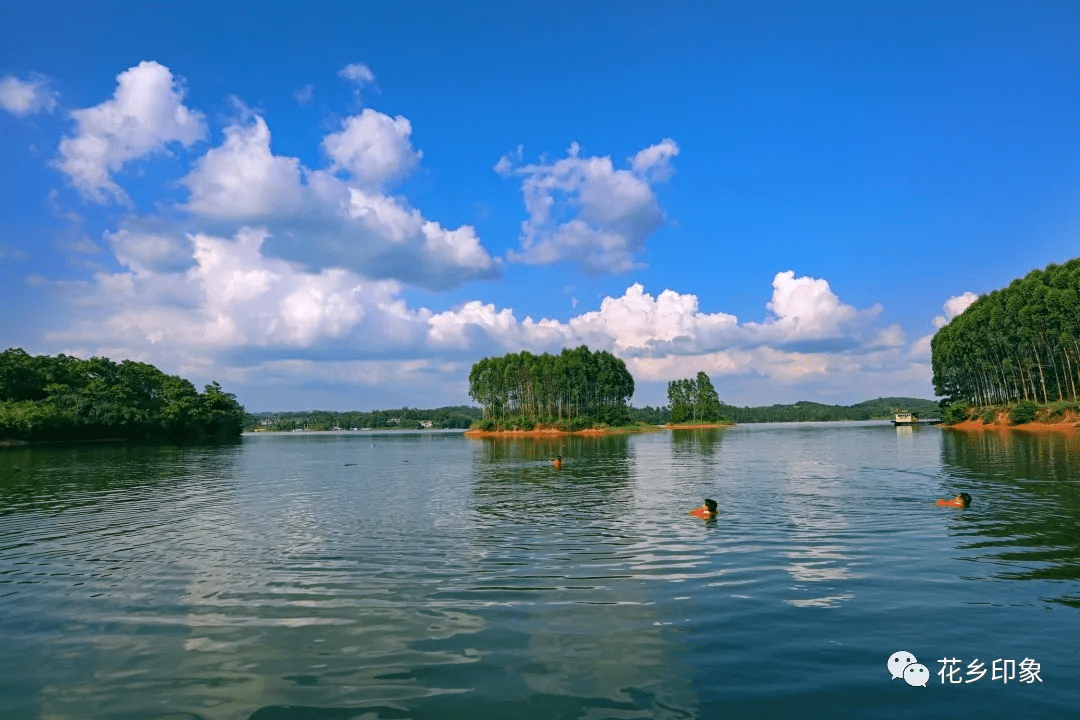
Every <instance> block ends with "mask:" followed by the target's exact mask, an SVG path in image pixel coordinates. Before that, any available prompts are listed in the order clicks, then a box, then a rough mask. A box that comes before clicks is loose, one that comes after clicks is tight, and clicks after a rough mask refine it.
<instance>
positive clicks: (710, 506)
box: [705, 498, 716, 515]
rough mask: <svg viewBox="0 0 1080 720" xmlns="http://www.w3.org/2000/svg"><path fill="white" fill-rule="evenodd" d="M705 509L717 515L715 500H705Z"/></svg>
mask: <svg viewBox="0 0 1080 720" xmlns="http://www.w3.org/2000/svg"><path fill="white" fill-rule="evenodd" d="M705 509H706V510H708V511H709V512H711V513H712V514H713V515H715V514H716V501H715V500H710V499H709V498H705Z"/></svg>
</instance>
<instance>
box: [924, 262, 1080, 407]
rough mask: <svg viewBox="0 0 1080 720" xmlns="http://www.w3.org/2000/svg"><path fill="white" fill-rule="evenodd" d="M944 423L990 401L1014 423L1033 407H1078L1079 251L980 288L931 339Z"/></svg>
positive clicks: (935, 380)
mask: <svg viewBox="0 0 1080 720" xmlns="http://www.w3.org/2000/svg"><path fill="white" fill-rule="evenodd" d="M931 353H932V359H931V362H932V366H933V372H934V375H933V383H934V392H935V393H936V394H937V395H939V396H941V397H943V400H942V404H943V405H944V406H947V408H946V410H945V413H944V415H943V417H944V419H945V421H946V422H947V423H953V422H960V421H962V420H964V419H967V418H968V417H969V416H970V415H971V414H972V413H976V414H979V415H986V414H987V413H988V412H989V411H990V409H992V408H1009V406H1015V407H1017V408H1020V409H1017V410H1009V412H1010V417H1011V418H1013V420H1012V421H1013V422H1025V420H1023V419H1022V418H1025V417H1028V416H1030V417H1034V414H1035V412H1036V408H1037V407H1038V406H1040V405H1041V406H1045V407H1050V408H1052V411H1054V412H1064V411H1068V410H1072V411H1076V410H1080V258H1076V259H1073V260H1069V261H1068V262H1066V263H1064V264H1062V265H1048V266H1047V267H1046V268H1045V269H1043V270H1032V271H1031V272H1030V273H1028V274H1027V275H1025V276H1024V277H1022V278H1018V279H1016V280H1014V281H1013V282H1012V283H1010V284H1009V286H1008V287H1006V288H1002V289H1000V290H994V291H993V292H990V293H988V294H986V295H982V296H980V297H979V299H977V300H976V301H975V302H973V303H972V304H971V305H970V306H969V307H968V308H967V309H966V310H965V311H964V312H963V313H961V314H960V315H958V316H956V317H955V318H953V319H952V321H951V322H950V323H949V324H947V325H945V326H944V327H942V328H941V329H940V330H938V332H937V333H936V334H935V335H934V338H933V340H932V342H931Z"/></svg>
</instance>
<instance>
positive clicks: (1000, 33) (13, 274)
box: [0, 2, 1080, 411]
mask: <svg viewBox="0 0 1080 720" xmlns="http://www.w3.org/2000/svg"><path fill="white" fill-rule="evenodd" d="M146 8H147V6H146V5H145V3H127V2H114V3H107V4H104V5H103V6H102V7H99V8H95V9H89V6H88V5H85V4H82V3H57V4H52V5H45V4H40V3H36V4H35V3H21V4H20V5H18V6H16V7H11V6H9V7H8V8H7V9H3V10H0V20H2V22H0V43H2V45H3V47H4V48H5V53H4V56H3V66H2V67H0V152H2V154H3V157H4V163H3V169H2V170H0V196H2V197H4V202H3V203H2V204H0V227H2V230H0V306H2V307H0V345H3V346H4V347H8V346H17V347H22V348H24V349H26V350H27V351H28V352H32V353H48V354H55V353H58V352H64V353H68V354H72V355H78V356H80V357H89V356H92V355H105V356H108V357H111V358H113V359H114V360H121V359H125V358H130V359H134V360H140V361H145V362H150V363H153V364H155V365H157V366H158V367H160V368H162V369H163V370H165V371H167V372H170V373H176V374H180V375H183V376H184V377H187V378H189V379H191V380H192V381H193V382H195V383H196V384H197V385H199V386H201V385H202V384H204V383H206V382H209V381H211V380H218V381H219V382H221V383H222V384H223V385H224V386H225V388H226V389H227V390H230V391H232V392H235V393H236V394H237V396H238V398H239V400H240V401H241V402H243V403H244V404H245V405H246V406H247V407H248V409H249V410H253V411H263V410H286V409H307V408H324V409H337V410H345V409H370V408H379V407H399V406H402V405H409V406H414V407H416V406H419V407H433V406H437V405H443V404H459V403H467V402H470V401H469V398H468V394H467V389H468V382H467V378H468V372H469V369H470V366H471V364H472V363H473V362H475V361H476V360H478V359H479V358H481V357H483V356H485V355H493V354H499V355H501V354H503V353H506V352H517V351H520V350H522V349H526V350H529V351H531V352H536V353H539V352H545V351H550V352H558V351H559V350H560V349H561V348H562V347H564V346H570V347H573V346H577V345H580V344H582V343H585V344H587V345H589V346H590V347H591V348H593V349H606V350H609V351H611V352H614V353H615V354H616V355H618V356H619V357H622V358H623V359H624V360H625V361H626V362H627V366H628V368H629V369H630V371H631V373H632V374H633V375H634V377H635V380H636V383H637V392H636V394H635V397H634V398H633V402H634V404H637V405H645V404H652V405H658V404H662V403H663V402H665V389H666V384H667V381H668V380H671V379H676V378H680V377H687V376H691V375H694V374H696V373H697V372H698V371H699V370H704V371H705V372H707V373H709V375H710V376H711V377H712V379H713V382H714V385H715V386H716V388H717V390H718V392H719V394H720V396H721V399H723V400H724V401H726V402H729V403H734V404H739V405H761V404H771V403H789V402H795V401H797V400H814V401H818V402H828V403H844V404H847V403H854V402H859V401H862V400H866V399H870V398H874V397H879V396H888V395H910V396H917V397H926V398H929V397H932V396H933V390H932V387H931V384H930V377H931V372H930V353H929V339H930V337H931V336H932V334H933V332H934V331H935V330H936V328H937V327H939V326H940V325H941V324H943V323H944V322H946V321H947V320H948V319H950V318H951V317H953V316H955V315H956V314H957V313H959V312H962V311H963V309H964V308H965V307H966V306H967V304H970V302H971V301H972V300H973V299H974V298H975V297H976V296H977V295H978V294H980V293H984V292H988V291H991V290H993V289H996V288H999V287H1002V286H1004V285H1007V284H1008V283H1009V282H1010V281H1011V280H1013V279H1014V278H1016V277H1020V276H1022V275H1024V274H1025V273H1027V272H1028V271H1029V270H1031V269H1034V268H1038V267H1044V266H1046V265H1047V264H1049V263H1053V262H1062V261H1064V260H1067V259H1069V258H1072V257H1076V256H1077V255H1080V240H1078V239H1080V132H1078V131H1080V42H1077V37H1080V5H1077V4H1075V3H1061V2H1023V3H1021V2H1001V3H990V4H988V3H984V2H971V3H967V2H955V3H944V4H942V3H929V2H927V3H912V2H909V3H903V4H896V5H888V6H887V5H885V4H882V3H858V2H833V3H828V2H823V3H794V2H792V3H785V2H777V3H751V2H737V3H734V2H727V3H725V2H717V3H672V2H666V3H648V2H620V3H616V2H596V3H495V2H482V3H481V2H473V3H465V4H461V5H460V6H452V5H447V4H444V3H418V2H399V3H395V4H393V5H392V7H391V5H386V6H375V5H374V4H367V3H364V4H361V3H313V4H310V5H308V6H304V7H303V10H302V11H301V10H299V9H298V6H295V5H292V4H274V3H224V4H216V3H215V4H211V3H189V4H186V5H185V7H184V8H183V9H170V10H168V11H162V12H147V10H146Z"/></svg>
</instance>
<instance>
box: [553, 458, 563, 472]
mask: <svg viewBox="0 0 1080 720" xmlns="http://www.w3.org/2000/svg"><path fill="white" fill-rule="evenodd" d="M551 464H552V465H554V466H555V469H556V470H558V469H559V468H561V467H562V455H557V456H556V457H555V459H554V460H552V461H551Z"/></svg>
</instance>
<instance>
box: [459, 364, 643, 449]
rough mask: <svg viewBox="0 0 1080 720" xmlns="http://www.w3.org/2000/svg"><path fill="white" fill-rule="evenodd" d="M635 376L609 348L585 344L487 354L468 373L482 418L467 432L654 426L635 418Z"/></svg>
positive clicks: (572, 430)
mask: <svg viewBox="0 0 1080 720" xmlns="http://www.w3.org/2000/svg"><path fill="white" fill-rule="evenodd" d="M633 394H634V378H633V376H631V375H630V372H629V371H628V370H627V369H626V363H624V362H623V361H622V360H620V359H619V358H617V357H615V356H614V355H612V354H611V353H609V352H607V351H604V350H601V351H598V352H592V351H591V350H589V348H588V347H586V346H585V345H582V346H580V347H578V348H575V349H573V350H571V349H569V348H565V349H563V351H562V353H560V354H559V355H552V354H550V353H544V354H542V355H533V354H532V353H530V352H527V351H522V352H520V353H509V354H507V355H503V356H502V357H486V358H483V359H482V360H480V361H479V362H477V363H475V364H474V365H473V366H472V372H470V373H469V397H471V398H472V399H473V400H475V401H476V402H478V403H480V406H481V408H482V410H483V417H482V418H481V419H480V420H477V421H476V422H474V423H473V424H472V427H471V428H470V429H469V431H468V432H467V433H466V434H471V435H479V434H487V433H537V434H538V433H558V432H612V431H616V430H621V431H624V432H625V431H632V430H639V431H645V430H654V429H656V426H655V425H650V424H648V423H645V422H640V421H637V422H635V421H633V420H632V419H631V417H630V411H629V407H628V405H627V401H628V400H629V399H630V396H631V395H633Z"/></svg>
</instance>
